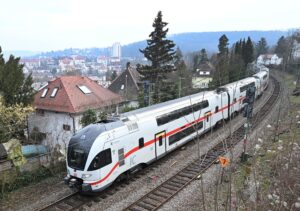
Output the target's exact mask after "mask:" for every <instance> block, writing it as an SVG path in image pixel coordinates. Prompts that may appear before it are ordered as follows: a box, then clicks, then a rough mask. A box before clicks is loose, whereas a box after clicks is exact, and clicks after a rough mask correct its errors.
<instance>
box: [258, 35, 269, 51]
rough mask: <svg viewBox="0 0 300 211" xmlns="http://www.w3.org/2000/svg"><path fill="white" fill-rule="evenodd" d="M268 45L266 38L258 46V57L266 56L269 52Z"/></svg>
mask: <svg viewBox="0 0 300 211" xmlns="http://www.w3.org/2000/svg"><path fill="white" fill-rule="evenodd" d="M268 49H269V47H268V43H267V40H266V38H264V37H262V38H261V39H260V40H259V41H258V43H257V45H256V55H257V56H259V55H261V54H266V53H267V52H268Z"/></svg>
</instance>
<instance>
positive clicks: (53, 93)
mask: <svg viewBox="0 0 300 211" xmlns="http://www.w3.org/2000/svg"><path fill="white" fill-rule="evenodd" d="M57 91H58V88H57V87H55V88H54V89H53V91H52V93H51V95H50V97H55V96H56V93H57Z"/></svg>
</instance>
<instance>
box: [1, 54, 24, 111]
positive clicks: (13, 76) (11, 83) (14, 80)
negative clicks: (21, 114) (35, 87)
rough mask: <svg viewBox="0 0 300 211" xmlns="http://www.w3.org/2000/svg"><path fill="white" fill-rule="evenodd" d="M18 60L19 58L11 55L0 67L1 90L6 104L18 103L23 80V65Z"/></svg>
mask: <svg viewBox="0 0 300 211" xmlns="http://www.w3.org/2000/svg"><path fill="white" fill-rule="evenodd" d="M19 61H20V58H15V57H14V56H12V55H11V56H10V57H9V59H8V61H7V62H6V63H5V65H4V68H3V69H2V74H1V75H2V78H1V84H2V85H1V91H2V93H3V99H4V101H5V104H6V105H13V104H17V103H19V97H20V96H19V94H20V93H21V90H22V86H23V82H24V74H23V65H20V64H19ZM4 76H5V77H4Z"/></svg>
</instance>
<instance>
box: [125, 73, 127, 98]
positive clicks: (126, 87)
mask: <svg viewBox="0 0 300 211" xmlns="http://www.w3.org/2000/svg"><path fill="white" fill-rule="evenodd" d="M125 78H126V81H125V87H126V90H125V99H126V101H127V74H126V76H125Z"/></svg>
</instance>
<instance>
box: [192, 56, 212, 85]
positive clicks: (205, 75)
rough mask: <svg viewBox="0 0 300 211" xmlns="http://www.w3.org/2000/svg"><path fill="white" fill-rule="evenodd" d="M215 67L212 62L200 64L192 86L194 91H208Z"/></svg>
mask: <svg viewBox="0 0 300 211" xmlns="http://www.w3.org/2000/svg"><path fill="white" fill-rule="evenodd" d="M214 71H215V67H214V66H213V65H212V64H211V63H210V62H205V63H203V64H200V65H199V67H198V68H197V69H196V71H195V73H194V74H193V78H192V86H193V88H194V89H207V88H208V84H209V82H210V81H212V76H211V75H212V73H213V72H214Z"/></svg>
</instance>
